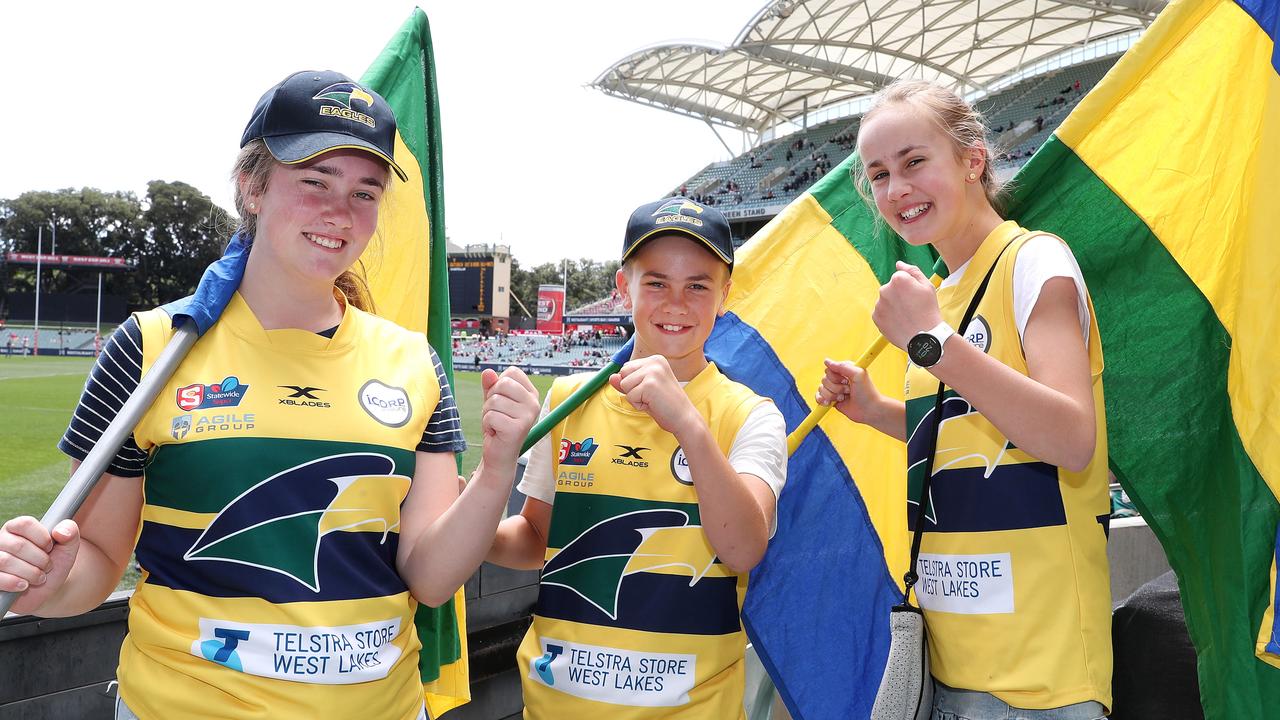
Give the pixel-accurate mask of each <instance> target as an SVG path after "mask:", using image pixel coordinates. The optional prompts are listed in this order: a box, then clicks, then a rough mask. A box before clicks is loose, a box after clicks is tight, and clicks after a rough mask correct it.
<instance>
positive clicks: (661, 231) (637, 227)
mask: <svg viewBox="0 0 1280 720" xmlns="http://www.w3.org/2000/svg"><path fill="white" fill-rule="evenodd" d="M659 235H685V236H688V237H689V238H692V239H693V240H696V241H698V242H700V243H702V244H703V245H704V246H706V248H707V249H708V250H710V251H711V252H712V253H714V254H715V256H716V257H718V258H720V259H721V260H723V261H724V263H725V264H726V265H728V266H729V269H730V270H733V236H732V234H730V232H729V222H728V221H727V220H725V219H724V215H721V214H720V211H719V210H716V209H715V208H713V207H710V206H708V205H703V204H702V203H698V202H694V201H692V200H690V199H689V198H686V197H680V196H678V195H677V196H675V197H669V198H666V199H664V200H659V201H658V202H651V203H645V204H644V205H641V206H640V207H638V208H636V209H635V212H633V213H631V219H629V220H627V234H626V238H625V239H624V240H623V242H622V261H623V262H626V261H627V258H629V257H631V255H633V254H634V253H635V251H636V248H638V247H640V245H642V244H643V243H644V241H646V240H648V239H650V238H653V237H657V236H659Z"/></svg>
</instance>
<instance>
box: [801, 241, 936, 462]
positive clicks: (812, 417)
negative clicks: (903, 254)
mask: <svg viewBox="0 0 1280 720" xmlns="http://www.w3.org/2000/svg"><path fill="white" fill-rule="evenodd" d="M946 268H947V266H946V265H945V264H944V263H943V262H942V258H938V262H937V264H935V265H934V266H933V277H931V278H929V282H931V283H933V286H934V287H935V288H936V287H938V286H939V285H941V284H942V278H943V277H945V275H944V273H945V272H946ZM888 344H889V341H888V339H886V338H885V336H884V335H877V336H876V339H875V340H872V341H871V344H870V345H868V346H867V349H866V350H864V351H863V352H862V355H861V356H860V357H859V358H858V361H857V362H856V363H854V364H855V365H857V366H858V367H860V368H862V369H863V370H866V369H867V366H869V365H870V364H871V363H873V362H875V359H876V358H877V357H880V352H881V351H882V350H884V349H885V346H886V345H888ZM830 410H831V406H830V405H819V406H817V407H815V408H814V409H813V410H810V411H809V414H808V415H807V416H805V419H804V420H803V421H801V423H800V424H799V425H798V426H796V429H795V430H792V431H791V434H790V435H788V436H787V455H794V454H795V452H796V450H797V449H798V448H799V447H800V443H802V442H804V439H805V438H806V437H808V436H809V432H810V431H812V430H813V429H814V428H815V427H817V426H818V423H820V422H822V418H824V417H826V416H827V413H828V412H830Z"/></svg>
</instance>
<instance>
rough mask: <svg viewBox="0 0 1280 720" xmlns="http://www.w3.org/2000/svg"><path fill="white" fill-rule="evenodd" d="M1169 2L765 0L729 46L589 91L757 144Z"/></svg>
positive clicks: (963, 84) (1000, 65)
mask: <svg viewBox="0 0 1280 720" xmlns="http://www.w3.org/2000/svg"><path fill="white" fill-rule="evenodd" d="M1165 5H1166V0H1056V1H1055V0H943V1H942V2H935V1H926V2H921V1H920V0H772V1H771V2H769V3H768V4H767V5H765V6H764V7H763V8H762V9H761V10H760V11H759V12H758V13H756V16H755V17H754V18H752V19H751V21H750V22H749V23H747V25H746V27H744V28H743V29H742V32H741V33H739V34H738V38H737V39H736V40H734V42H733V44H731V45H729V46H727V47H721V46H717V45H714V44H710V43H702V42H690V41H684V42H675V43H670V44H661V45H654V46H651V47H648V48H644V49H641V50H638V51H636V52H634V53H632V54H630V55H628V56H627V57H625V58H623V59H621V60H619V61H618V62H616V63H614V64H613V65H612V66H611V67H610V68H609V69H607V70H605V71H604V72H603V73H602V74H601V75H600V76H599V77H598V78H596V79H595V81H594V82H593V83H592V87H594V88H596V89H598V90H600V91H602V92H604V93H606V94H608V95H613V96H615V97H620V98H623V99H626V100H631V101H633V102H638V103H642V104H644V105H649V106H652V107H657V108H661V109H664V110H669V111H671V112H675V113H680V114H683V115H689V116H692V117H695V118H699V119H701V120H704V121H706V122H708V123H712V124H715V125H720V126H724V127H729V128H733V129H735V130H739V131H741V132H744V133H747V134H750V135H754V136H756V137H759V136H760V135H761V134H763V133H764V132H765V131H766V130H768V129H770V128H773V127H775V126H778V125H780V124H783V123H786V122H792V121H797V120H798V119H799V118H800V117H802V116H804V115H805V114H806V113H809V112H813V111H815V110H819V109H822V108H824V107H830V106H832V105H836V104H838V103H842V102H846V101H849V100H853V99H856V98H858V97H861V96H865V95H868V94H870V93H873V92H875V91H876V90H878V89H880V88H882V87H884V86H885V85H887V84H888V83H890V82H892V81H893V80H895V79H898V78H906V77H913V78H922V79H927V80H934V81H937V82H940V83H942V84H944V85H947V86H949V87H951V88H952V89H954V90H956V91H957V92H959V93H961V94H965V95H968V94H971V93H983V94H984V93H985V92H988V91H990V89H991V88H992V85H993V84H995V83H997V82H998V81H999V80H1000V79H1002V78H1005V77H1007V76H1009V75H1011V74H1013V73H1016V72H1017V71H1018V70H1020V69H1021V68H1025V67H1029V66H1031V65H1034V64H1036V63H1037V62H1040V61H1043V60H1047V59H1049V58H1051V57H1054V56H1056V55H1058V54H1060V53H1062V52H1064V51H1067V50H1071V49H1073V48H1079V47H1083V46H1084V45H1086V44H1088V43H1091V42H1095V41H1098V40H1102V39H1105V38H1108V37H1113V36H1116V35H1123V34H1126V33H1131V32H1133V31H1138V30H1142V29H1145V28H1146V27H1147V26H1148V25H1150V24H1151V22H1152V21H1153V20H1154V19H1155V16H1156V14H1157V13H1158V12H1159V11H1160V10H1161V9H1162V8H1163V7H1164V6H1165Z"/></svg>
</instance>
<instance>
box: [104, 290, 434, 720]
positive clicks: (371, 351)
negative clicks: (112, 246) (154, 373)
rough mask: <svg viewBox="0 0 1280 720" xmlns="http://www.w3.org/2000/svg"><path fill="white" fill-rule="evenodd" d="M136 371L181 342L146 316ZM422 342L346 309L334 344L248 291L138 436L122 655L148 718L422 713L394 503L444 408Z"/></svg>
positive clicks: (127, 695)
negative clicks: (137, 526) (139, 466)
mask: <svg viewBox="0 0 1280 720" xmlns="http://www.w3.org/2000/svg"><path fill="white" fill-rule="evenodd" d="M136 317H137V318H138V321H139V325H140V326H141V328H142V336H143V371H144V372H145V371H147V370H149V369H150V367H151V366H152V365H153V364H154V363H155V361H156V358H157V356H158V354H159V352H160V350H161V349H162V348H163V347H164V345H165V344H166V342H167V341H168V339H169V337H170V336H171V334H172V333H171V329H170V320H169V318H168V316H167V315H165V314H164V313H163V312H162V311H160V310H152V311H150V312H146V313H141V314H139V315H137V316H136ZM439 396H440V390H439V387H438V384H437V382H436V377H435V373H434V371H433V369H432V364H431V360H430V348H429V346H428V345H427V341H426V338H425V337H424V336H422V335H419V334H416V333H410V332H408V331H406V330H404V329H402V328H399V327H398V326H396V325H394V324H392V323H390V322H387V321H385V320H381V319H379V318H376V317H374V316H372V315H368V314H366V313H363V312H361V311H359V310H357V309H355V308H353V307H348V308H347V309H346V312H345V314H344V317H343V320H342V323H341V325H340V326H339V327H338V330H337V332H336V333H335V334H334V337H333V338H332V339H329V338H325V337H322V336H320V335H317V334H315V333H311V332H306V331H302V330H272V331H266V330H264V329H263V328H262V326H261V325H260V324H259V323H258V321H257V319H256V318H255V317H254V316H253V313H252V312H251V311H250V310H249V307H248V306H247V305H246V304H245V303H244V301H243V300H242V299H241V298H240V296H239V295H238V294H237V295H236V296H235V297H234V298H233V299H232V301H231V303H230V305H228V306H227V309H226V311H225V312H224V314H223V315H222V317H221V319H220V320H219V321H218V322H217V323H216V324H215V325H214V326H213V328H212V329H210V330H209V332H208V333H206V334H205V335H204V336H203V337H202V338H201V339H200V340H199V341H198V342H197V343H196V344H195V346H194V348H193V349H192V350H191V353H190V355H188V356H187V358H186V360H184V361H183V363H182V365H181V366H180V367H179V369H178V371H177V373H176V374H175V375H174V377H173V378H172V379H171V380H170V381H169V383H168V385H167V386H166V387H165V389H164V390H163V391H162V392H161V393H160V396H159V398H158V399H157V400H156V401H155V403H154V404H153V405H152V406H151V408H150V409H149V410H148V411H147V413H146V415H145V416H144V417H143V419H142V421H141V422H140V423H139V424H138V427H137V429H136V430H135V432H134V435H135V437H136V439H137V442H138V445H139V447H141V448H142V449H144V450H146V451H148V453H149V455H150V457H149V459H148V465H147V468H146V472H145V477H144V492H145V504H144V506H143V509H142V527H141V531H140V533H139V536H138V541H137V558H138V562H139V563H140V564H141V565H142V568H143V571H144V572H143V578H142V582H141V583H140V584H139V585H138V589H137V590H136V592H135V593H134V595H133V599H132V601H131V603H130V613H129V635H128V637H126V638H125V641H124V645H123V647H122V648H121V651H120V670H119V680H120V693H121V696H122V697H123V699H124V701H125V702H126V703H127V704H128V706H129V707H130V708H131V709H132V710H133V711H134V712H135V713H137V714H138V716H139V717H141V718H144V719H146V718H176V717H221V718H263V717H272V718H308V719H310V718H315V717H377V718H415V717H417V715H418V712H419V711H420V709H421V707H422V682H421V680H420V678H419V674H418V649H419V647H420V644H419V641H418V637H417V634H416V633H415V631H414V625H413V614H414V610H415V608H416V603H415V602H414V600H413V598H412V597H411V596H410V595H409V592H408V590H407V588H406V587H405V584H404V582H403V581H402V580H401V579H400V576H399V574H398V573H397V572H396V566H395V557H396V547H397V539H398V532H397V531H398V528H399V521H400V503H401V502H402V501H403V500H404V498H405V495H406V494H407V493H408V491H409V486H410V483H411V480H412V477H413V472H414V465H415V462H414V449H415V447H416V446H417V444H418V442H419V441H420V440H421V437H422V432H423V429H424V427H425V426H426V423H427V421H428V419H429V417H430V415H431V412H432V411H433V410H434V408H435V406H436V403H437V402H438V400H439Z"/></svg>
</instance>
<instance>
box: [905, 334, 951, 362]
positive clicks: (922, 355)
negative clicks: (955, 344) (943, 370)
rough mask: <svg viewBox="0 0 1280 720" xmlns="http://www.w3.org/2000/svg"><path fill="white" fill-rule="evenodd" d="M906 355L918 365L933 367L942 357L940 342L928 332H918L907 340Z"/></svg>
mask: <svg viewBox="0 0 1280 720" xmlns="http://www.w3.org/2000/svg"><path fill="white" fill-rule="evenodd" d="M907 357H909V358H911V362H913V363H915V364H916V365H919V366H920V367H925V368H927V367H933V366H934V365H936V364H937V363H938V361H939V360H941V359H942V343H940V342H938V338H936V337H934V336H932V335H930V334H929V333H919V334H917V335H916V336H915V337H913V338H911V340H910V341H909V342H907Z"/></svg>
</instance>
